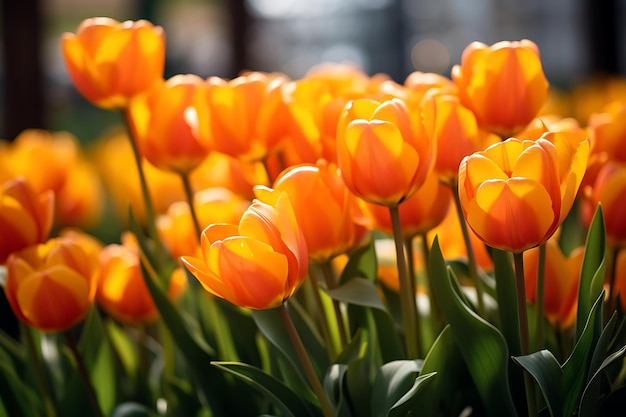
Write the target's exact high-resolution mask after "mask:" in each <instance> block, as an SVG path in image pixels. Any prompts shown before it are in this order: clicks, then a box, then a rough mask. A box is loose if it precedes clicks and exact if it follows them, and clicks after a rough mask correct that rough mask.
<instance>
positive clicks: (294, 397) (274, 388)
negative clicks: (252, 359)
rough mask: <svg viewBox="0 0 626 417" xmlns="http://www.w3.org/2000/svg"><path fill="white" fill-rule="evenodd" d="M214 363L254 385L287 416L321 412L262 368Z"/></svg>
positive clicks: (310, 414)
mask: <svg viewBox="0 0 626 417" xmlns="http://www.w3.org/2000/svg"><path fill="white" fill-rule="evenodd" d="M212 365H214V366H216V367H217V368H219V369H222V370H224V371H226V372H228V373H231V374H232V375H235V376H236V377H237V378H240V379H241V380H242V381H245V382H247V383H248V384H250V385H251V386H253V387H254V388H255V389H257V390H258V391H259V392H260V393H262V394H263V395H264V396H265V397H266V398H268V399H270V401H271V402H272V404H274V405H275V406H276V407H277V408H278V409H279V410H280V411H281V412H282V413H284V415H286V416H291V417H300V416H318V415H319V414H320V413H319V412H317V410H315V409H314V408H312V407H310V406H309V405H308V404H307V403H306V402H305V401H303V400H302V399H301V397H300V396H299V395H298V394H297V393H295V392H293V391H292V390H291V389H290V388H289V387H288V386H286V385H285V384H283V383H282V382H281V381H279V380H277V379H276V378H274V377H273V376H271V375H269V374H267V373H265V372H264V371H263V370H261V369H258V368H255V367H254V366H251V365H248V364H244V363H237V362H212Z"/></svg>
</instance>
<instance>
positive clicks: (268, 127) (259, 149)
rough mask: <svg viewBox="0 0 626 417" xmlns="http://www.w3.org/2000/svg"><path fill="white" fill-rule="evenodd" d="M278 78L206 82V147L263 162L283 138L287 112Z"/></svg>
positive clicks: (251, 75) (258, 75) (256, 75)
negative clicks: (207, 127)
mask: <svg viewBox="0 0 626 417" xmlns="http://www.w3.org/2000/svg"><path fill="white" fill-rule="evenodd" d="M285 82H286V77H285V76H284V75H281V74H266V73H262V72H250V73H247V74H244V75H241V76H239V77H237V78H234V79H232V80H230V81H226V80H223V79H221V78H218V77H210V78H209V79H208V83H209V89H208V93H207V96H208V103H209V112H210V119H209V129H210V132H209V138H208V145H207V146H208V147H209V148H211V149H214V150H216V151H218V152H222V153H225V154H227V155H230V156H233V157H235V158H239V159H241V160H244V161H258V160H262V159H263V158H265V157H266V156H267V155H268V154H269V153H270V152H272V151H274V150H275V148H276V146H277V145H278V144H279V143H280V142H281V141H282V140H283V139H284V138H285V136H286V130H285V129H286V127H287V120H288V119H287V108H286V105H285V103H284V100H283V92H282V86H283V84H284V83H285Z"/></svg>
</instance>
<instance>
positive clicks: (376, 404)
mask: <svg viewBox="0 0 626 417" xmlns="http://www.w3.org/2000/svg"><path fill="white" fill-rule="evenodd" d="M421 364H422V361H416V360H398V361H392V362H387V363H385V364H384V365H383V366H381V367H380V369H379V370H378V372H377V373H376V377H375V378H374V384H373V388H372V403H371V404H372V405H371V407H372V416H373V417H388V416H405V415H408V413H409V410H411V409H412V408H414V406H415V398H416V397H415V394H416V393H417V392H418V390H419V389H420V388H422V387H423V386H424V384H423V383H424V382H425V381H429V382H430V379H431V378H432V377H433V376H434V375H435V373H434V372H432V373H428V374H424V375H420V369H421Z"/></svg>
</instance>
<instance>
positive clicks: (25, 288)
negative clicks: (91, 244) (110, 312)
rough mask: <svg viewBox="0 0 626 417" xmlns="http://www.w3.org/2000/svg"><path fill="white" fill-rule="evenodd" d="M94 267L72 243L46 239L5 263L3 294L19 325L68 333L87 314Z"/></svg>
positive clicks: (91, 297) (92, 297) (94, 287)
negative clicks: (5, 277)
mask: <svg viewBox="0 0 626 417" xmlns="http://www.w3.org/2000/svg"><path fill="white" fill-rule="evenodd" d="M97 271H98V268H97V265H96V264H95V263H94V262H92V258H91V257H90V256H89V255H88V254H87V253H86V252H85V251H84V250H83V249H82V248H81V247H80V245H79V244H78V243H76V242H73V241H72V240H69V239H64V238H57V239H50V240H48V241H47V242H46V243H41V244H37V245H33V246H29V247H27V248H25V249H23V250H21V251H18V252H14V253H12V254H11V256H9V259H8V260H7V280H6V285H5V293H6V296H7V299H8V301H9V304H10V305H11V308H12V309H13V312H14V313H15V315H16V316H17V318H19V319H20V320H21V321H23V322H24V323H26V324H27V325H29V326H32V327H34V328H36V329H38V330H41V331H43V332H56V331H64V330H68V329H69V328H71V327H72V326H74V325H75V324H77V323H78V322H79V321H81V320H82V319H83V318H84V317H85V315H86V314H87V312H88V310H89V308H90V307H91V305H92V303H93V299H94V296H95V293H96V285H97V282H96V281H97Z"/></svg>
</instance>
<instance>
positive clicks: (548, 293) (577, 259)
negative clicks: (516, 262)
mask: <svg viewBox="0 0 626 417" xmlns="http://www.w3.org/2000/svg"><path fill="white" fill-rule="evenodd" d="M584 250H585V248H584V247H579V248H576V249H574V250H573V251H572V252H571V253H570V254H569V255H567V256H565V254H563V252H562V251H561V248H560V247H559V245H558V243H557V242H556V241H555V240H553V239H551V240H548V242H546V264H545V276H544V303H543V306H544V313H545V315H546V318H547V319H548V320H549V321H550V323H552V324H553V325H558V326H559V327H560V328H563V329H566V328H568V327H570V326H571V325H572V324H574V319H575V318H576V305H577V301H578V283H579V282H580V269H581V266H582V262H583V255H584V253H585V251H584ZM538 262H539V248H533V249H530V250H527V251H526V252H524V285H525V286H526V298H527V299H528V301H530V302H531V303H536V297H537V271H538V269H537V268H538Z"/></svg>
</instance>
